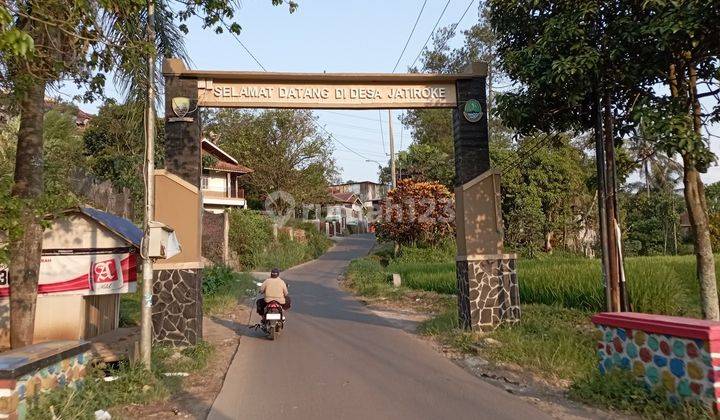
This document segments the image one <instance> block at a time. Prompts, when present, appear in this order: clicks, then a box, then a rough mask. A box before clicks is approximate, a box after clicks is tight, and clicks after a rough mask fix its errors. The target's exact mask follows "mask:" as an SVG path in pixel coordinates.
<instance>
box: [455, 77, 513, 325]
mask: <svg viewBox="0 0 720 420" xmlns="http://www.w3.org/2000/svg"><path fill="white" fill-rule="evenodd" d="M467 73H468V74H471V75H472V76H469V77H468V78H465V79H459V80H458V81H457V82H456V87H457V96H458V106H457V108H455V109H454V110H453V134H454V144H455V175H456V180H455V210H456V225H457V237H456V240H457V257H456V268H457V288H458V312H459V314H458V315H459V320H460V324H461V325H462V327H463V328H467V329H473V330H483V331H488V330H492V329H494V328H496V327H497V326H498V325H500V324H501V323H502V322H514V321H517V320H518V319H519V318H520V302H519V290H518V282H517V275H516V272H515V260H516V257H515V255H513V254H504V253H503V221H502V213H501V207H500V174H499V172H497V171H493V170H491V169H490V153H489V138H488V120H487V106H486V102H487V101H486V92H485V89H486V86H485V76H486V75H487V66H485V65H483V64H480V63H475V64H473V65H471V67H470V68H469V69H468V72H467ZM478 105H479V106H478Z"/></svg>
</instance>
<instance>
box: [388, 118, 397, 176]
mask: <svg viewBox="0 0 720 420" xmlns="http://www.w3.org/2000/svg"><path fill="white" fill-rule="evenodd" d="M388 127H389V129H388V130H389V133H390V183H391V185H392V188H395V187H396V186H397V177H396V175H395V136H394V135H393V128H392V112H391V111H390V110H389V109H388Z"/></svg>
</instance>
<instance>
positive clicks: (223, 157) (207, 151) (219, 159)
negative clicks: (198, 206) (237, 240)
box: [201, 139, 253, 213]
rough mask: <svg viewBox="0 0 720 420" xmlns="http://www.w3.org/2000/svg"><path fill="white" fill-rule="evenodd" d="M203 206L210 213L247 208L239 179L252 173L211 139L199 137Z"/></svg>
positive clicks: (241, 182) (243, 190)
mask: <svg viewBox="0 0 720 420" xmlns="http://www.w3.org/2000/svg"><path fill="white" fill-rule="evenodd" d="M202 155H203V171H202V181H201V186H202V196H203V207H204V208H205V210H207V211H210V212H213V213H222V212H224V211H225V210H226V209H228V208H232V207H236V208H247V200H246V199H245V189H244V188H243V181H242V178H243V177H244V176H246V175H248V174H251V173H252V172H253V170H252V169H250V168H248V167H247V166H244V165H242V164H240V162H238V161H237V159H235V158H234V157H232V156H231V155H230V154H228V153H227V152H226V151H224V150H223V149H222V148H220V146H218V145H217V144H215V143H213V142H211V141H210V140H207V139H203V140H202Z"/></svg>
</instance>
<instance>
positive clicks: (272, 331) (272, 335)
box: [268, 322, 277, 340]
mask: <svg viewBox="0 0 720 420" xmlns="http://www.w3.org/2000/svg"><path fill="white" fill-rule="evenodd" d="M275 337H277V328H275V323H274V322H273V323H271V324H270V325H269V328H268V338H269V339H270V340H275Z"/></svg>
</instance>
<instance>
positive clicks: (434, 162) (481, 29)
mask: <svg viewBox="0 0 720 420" xmlns="http://www.w3.org/2000/svg"><path fill="white" fill-rule="evenodd" d="M456 35H457V28H456V27H455V26H454V25H453V26H449V27H446V28H441V29H440V30H438V31H437V33H436V35H435V36H434V38H433V47H432V49H429V50H426V51H423V52H422V54H421V66H420V68H411V69H410V71H412V72H417V71H423V72H429V73H460V72H462V71H463V70H464V68H465V67H466V66H467V65H468V64H469V63H470V62H472V61H484V62H487V63H488V64H489V72H488V77H487V81H488V108H489V110H490V111H491V110H492V109H493V107H494V105H493V104H494V100H495V99H494V98H495V95H494V86H495V83H496V82H498V80H502V79H503V78H504V75H503V74H502V72H501V71H500V69H498V68H497V67H496V66H495V61H496V51H495V48H496V47H495V46H496V40H495V35H494V32H493V31H492V29H491V28H490V26H489V24H488V22H487V20H486V16H485V14H484V13H483V15H482V16H481V19H480V21H479V22H478V23H477V24H475V25H473V26H472V27H471V28H470V29H468V30H466V31H463V32H462V36H463V37H464V39H463V45H462V46H461V47H459V48H456V49H453V48H451V47H450V46H449V45H448V44H449V41H450V40H451V39H452V38H454V37H455V36H456ZM489 114H490V122H489V123H490V136H491V142H492V141H495V140H496V139H497V138H498V137H502V136H504V135H505V134H506V130H505V129H504V128H503V126H502V123H501V121H500V120H498V119H497V118H495V115H494V114H493V113H492V112H490V113H489ZM402 123H403V124H404V125H405V126H406V127H407V128H408V129H409V130H410V133H411V136H412V141H413V142H412V144H411V146H410V147H409V148H408V150H407V151H405V152H403V153H401V154H399V156H398V163H397V167H398V172H399V173H400V174H401V175H402V176H403V177H406V176H407V177H411V178H413V179H416V180H428V181H436V182H440V183H442V184H444V185H446V186H448V187H450V188H452V186H453V185H454V182H455V166H454V140H453V129H452V113H451V111H450V110H448V109H419V110H409V111H407V112H406V113H405V114H404V115H403V118H402ZM386 174H389V169H386V168H384V169H383V170H382V173H381V179H385V178H384V177H385V176H386Z"/></svg>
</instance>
